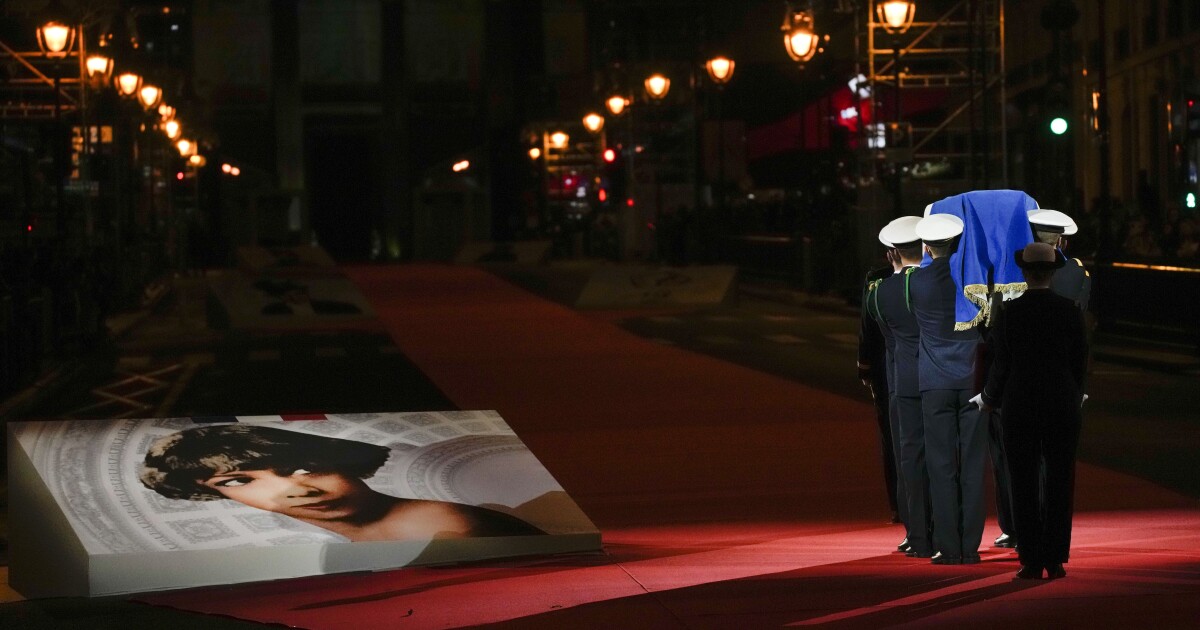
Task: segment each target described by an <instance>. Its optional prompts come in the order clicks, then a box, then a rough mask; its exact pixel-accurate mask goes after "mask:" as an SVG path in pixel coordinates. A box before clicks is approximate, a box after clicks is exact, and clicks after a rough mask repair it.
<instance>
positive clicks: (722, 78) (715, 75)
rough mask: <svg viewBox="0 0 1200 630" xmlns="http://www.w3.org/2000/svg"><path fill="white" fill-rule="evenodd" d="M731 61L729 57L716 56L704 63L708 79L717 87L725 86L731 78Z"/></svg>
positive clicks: (732, 64) (732, 66) (732, 65)
mask: <svg viewBox="0 0 1200 630" xmlns="http://www.w3.org/2000/svg"><path fill="white" fill-rule="evenodd" d="M733 68H734V63H733V60H732V59H730V58H729V57H724V56H717V57H713V58H712V59H709V60H708V61H706V62H704V69H705V70H707V71H708V78H710V79H712V82H713V83H715V84H717V85H719V86H720V85H725V84H726V83H729V80H730V79H732V78H733Z"/></svg>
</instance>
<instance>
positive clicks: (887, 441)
mask: <svg viewBox="0 0 1200 630" xmlns="http://www.w3.org/2000/svg"><path fill="white" fill-rule="evenodd" d="M893 270H894V269H893V265H891V264H889V265H888V266H887V267H881V268H879V269H872V270H871V271H869V272H867V278H866V282H865V283H864V285H863V299H862V312H861V313H860V321H859V327H858V380H859V381H860V382H862V384H863V385H865V386H866V387H867V389H868V390H870V392H871V400H872V402H873V404H874V407H875V423H876V424H877V425H878V427H879V452H880V454H881V455H882V460H883V485H884V487H885V488H886V490H887V498H888V507H890V508H891V511H892V522H893V523H901V522H903V521H904V518H903V516H904V514H903V511H904V505H903V503H904V500H903V498H902V497H901V496H900V494H901V493H902V492H903V489H902V488H901V487H900V482H899V477H898V475H899V473H898V471H899V464H898V461H899V452H900V445H899V443H898V442H894V441H893V439H892V435H893V433H894V428H893V424H894V421H893V416H894V415H895V414H894V413H893V411H892V409H891V404H890V401H891V396H890V395H889V391H890V384H889V378H890V377H889V373H890V372H891V370H890V369H888V365H889V361H890V360H889V358H888V356H889V350H890V348H891V344H892V342H891V340H890V339H887V338H885V337H884V335H883V332H882V331H881V330H880V326H879V324H878V323H876V321H875V318H874V317H872V316H871V315H870V314H869V312H868V310H867V304H868V301H869V296H870V294H871V293H872V292H873V291H874V289H875V287H876V286H878V284H879V283H880V282H881V281H883V279H885V278H887V277H888V276H891V275H892V272H893ZM906 547H907V543H906V542H901V543H900V545H899V547H898V549H899V550H900V551H904V549H903V548H906Z"/></svg>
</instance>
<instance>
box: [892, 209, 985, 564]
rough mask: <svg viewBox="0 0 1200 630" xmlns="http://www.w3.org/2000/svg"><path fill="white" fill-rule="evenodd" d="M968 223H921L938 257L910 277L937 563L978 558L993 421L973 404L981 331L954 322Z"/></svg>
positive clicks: (938, 219) (942, 217) (941, 217)
mask: <svg viewBox="0 0 1200 630" xmlns="http://www.w3.org/2000/svg"><path fill="white" fill-rule="evenodd" d="M963 225H964V224H963V220H962V219H960V218H959V217H957V216H954V215H952V214H930V215H929V216H927V217H925V218H923V219H921V220H920V222H918V223H917V224H916V228H915V229H916V234H917V236H918V237H919V238H920V239H921V240H922V241H923V242H924V245H925V251H926V252H927V253H928V254H929V256H930V257H931V258H932V262H931V263H930V264H929V265H928V266H926V267H924V268H922V269H921V270H920V271H919V272H917V273H914V274H912V276H911V278H910V281H909V297H910V300H911V303H912V309H913V314H914V316H915V317H916V320H917V324H918V327H919V328H920V349H919V354H918V360H917V373H918V380H919V388H920V392H921V414H922V417H923V419H924V430H925V458H926V465H927V468H928V471H929V487H930V498H931V502H932V506H933V551H934V552H935V553H934V555H933V558H932V560H931V562H933V563H934V564H964V563H966V564H970V563H977V562H979V544H980V541H981V540H982V538H983V526H984V517H985V513H986V510H985V507H984V494H985V493H984V489H983V481H984V466H985V464H984V459H985V458H986V456H987V455H986V453H987V439H988V437H987V423H986V419H984V418H982V417H981V414H980V412H979V410H978V409H977V408H976V406H975V405H974V404H972V403H971V398H972V396H973V395H974V394H975V388H976V387H977V385H976V383H975V362H976V353H977V352H978V346H979V344H980V336H979V331H978V330H976V329H974V328H970V327H966V328H965V329H961V330H960V329H959V328H960V326H957V325H956V324H957V321H956V319H957V318H956V304H957V299H958V297H957V296H958V294H959V292H960V291H959V289H958V288H957V286H956V284H955V280H954V278H953V277H952V270H951V264H950V262H951V261H950V259H951V255H952V254H953V253H954V252H955V248H956V246H957V244H958V239H959V236H960V235H961V234H962V233H963Z"/></svg>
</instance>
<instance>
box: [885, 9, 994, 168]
mask: <svg viewBox="0 0 1200 630" xmlns="http://www.w3.org/2000/svg"><path fill="white" fill-rule="evenodd" d="M929 4H933V5H934V6H933V7H932V8H931V7H929V6H928V5H929ZM939 8H940V9H941V13H940V14H939V15H938V17H937V19H934V20H932V21H923V22H913V24H912V26H911V27H910V28H909V29H908V30H907V31H906V32H905V33H902V34H891V33H888V32H886V31H885V30H884V25H883V24H882V23H881V22H879V21H878V20H877V18H876V15H875V12H874V11H866V13H867V23H866V31H867V32H866V35H867V37H866V42H867V54H866V57H867V68H866V69H867V79H868V80H869V82H870V84H871V86H872V93H873V94H874V98H875V99H876V100H875V106H876V109H875V111H876V112H880V113H883V112H887V116H888V118H887V119H881V118H882V117H877V122H879V123H884V124H885V125H886V129H887V133H886V134H884V136H885V138H886V144H887V146H886V148H884V147H877V148H880V149H884V150H882V151H879V152H878V155H879V157H884V158H885V160H886V161H887V162H889V163H893V164H894V168H900V169H902V173H903V174H904V175H906V176H907V177H906V179H910V180H921V179H928V180H937V181H942V182H945V183H951V182H954V181H955V180H959V181H960V182H961V184H962V187H963V189H964V190H965V189H968V188H969V189H977V188H1003V187H1005V186H1006V185H1007V182H1008V146H1007V140H1006V137H1007V126H1006V123H1005V116H1004V103H1005V99H1006V93H1005V81H1004V76H1005V66H1004V57H1005V55H1004V0H956V1H952V2H951V1H947V2H940V3H939V2H928V1H927V2H923V3H922V7H921V10H922V11H924V12H925V14H926V15H929V14H930V13H933V12H935V11H937V10H938V9H939ZM881 92H882V94H881ZM889 97H890V98H891V99H894V100H893V101H892V102H891V103H883V102H881V101H882V100H884V98H889ZM914 98H916V99H918V101H917V102H918V103H919V105H918V106H917V107H920V106H921V105H924V106H926V109H925V111H920V112H914V115H913V116H911V118H912V119H911V120H904V118H905V117H904V108H903V106H901V105H900V103H901V100H902V99H914ZM908 102H910V103H911V101H908ZM917 107H911V106H910V108H909V109H913V110H915V109H917ZM888 108H890V109H888Z"/></svg>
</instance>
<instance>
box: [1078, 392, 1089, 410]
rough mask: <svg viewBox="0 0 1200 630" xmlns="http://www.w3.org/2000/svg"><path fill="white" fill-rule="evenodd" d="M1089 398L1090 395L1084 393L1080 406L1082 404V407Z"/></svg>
mask: <svg viewBox="0 0 1200 630" xmlns="http://www.w3.org/2000/svg"><path fill="white" fill-rule="evenodd" d="M1087 399H1088V395H1087V394H1084V395H1083V400H1081V401H1079V406H1080V407H1082V406H1083V403H1085V402H1087Z"/></svg>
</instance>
